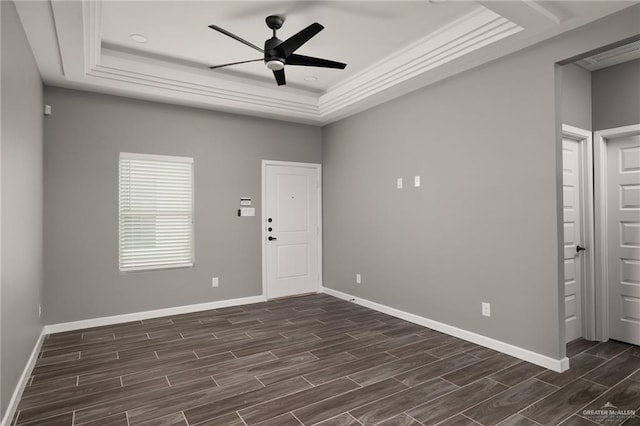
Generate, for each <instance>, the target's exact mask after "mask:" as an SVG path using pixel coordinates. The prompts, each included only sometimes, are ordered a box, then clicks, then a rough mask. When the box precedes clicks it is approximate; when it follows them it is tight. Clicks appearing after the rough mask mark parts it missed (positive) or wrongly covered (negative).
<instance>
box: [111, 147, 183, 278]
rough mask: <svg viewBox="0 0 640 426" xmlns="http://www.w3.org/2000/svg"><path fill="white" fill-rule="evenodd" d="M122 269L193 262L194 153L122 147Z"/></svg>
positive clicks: (147, 268) (142, 268) (120, 199)
mask: <svg viewBox="0 0 640 426" xmlns="http://www.w3.org/2000/svg"><path fill="white" fill-rule="evenodd" d="M119 216H120V219H119V222H120V231H119V234H120V242H119V247H120V256H119V261H120V270H121V271H141V270H149V269H167V268H182V267H189V266H193V258H194V256H193V158H188V157H168V156H161V155H144V154H130V153H126V152H121V153H120V172H119Z"/></svg>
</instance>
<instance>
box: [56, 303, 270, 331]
mask: <svg viewBox="0 0 640 426" xmlns="http://www.w3.org/2000/svg"><path fill="white" fill-rule="evenodd" d="M264 301H266V298H265V297H264V296H251V297H242V298H239V299H227V300H219V301H215V302H207V303H198V304H196V305H185V306H176V307H174V308H164V309H155V310H153V311H144V312H135V313H132V314H122V315H114V316H110V317H102V318H92V319H88V320H82V321H73V322H64V323H60V324H50V325H45V326H44V332H45V334H52V333H61V332H63V331H73V330H81V329H83V328H91V327H101V326H104V325H114V324H122V323H125V322H131V321H141V320H145V319H151V318H159V317H166V316H169V315H179V314H188V313H191V312H200V311H208V310H210V309H219V308H227V307H230V306H241V305H249V304H251V303H260V302H264Z"/></svg>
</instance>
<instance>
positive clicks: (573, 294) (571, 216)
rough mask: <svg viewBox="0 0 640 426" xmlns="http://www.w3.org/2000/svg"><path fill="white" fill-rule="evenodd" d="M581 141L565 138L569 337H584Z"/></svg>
mask: <svg viewBox="0 0 640 426" xmlns="http://www.w3.org/2000/svg"><path fill="white" fill-rule="evenodd" d="M581 148H582V146H581V144H580V142H578V141H576V140H572V139H568V138H563V140H562V196H563V222H564V309H565V329H566V333H565V341H566V342H570V341H572V340H575V339H577V338H579V337H582V278H583V277H582V270H583V268H582V266H583V265H582V262H583V260H582V255H581V253H582V251H578V250H577V247H582V245H583V243H582V235H581V234H582V223H581V220H582V211H581V206H582V202H581V194H582V191H581V185H582V172H581V164H582V163H581V159H582V155H581V154H582V153H581Z"/></svg>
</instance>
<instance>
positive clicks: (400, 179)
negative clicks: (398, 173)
mask: <svg viewBox="0 0 640 426" xmlns="http://www.w3.org/2000/svg"><path fill="white" fill-rule="evenodd" d="M396 187H397V188H398V189H402V178H398V179H397V180H396Z"/></svg>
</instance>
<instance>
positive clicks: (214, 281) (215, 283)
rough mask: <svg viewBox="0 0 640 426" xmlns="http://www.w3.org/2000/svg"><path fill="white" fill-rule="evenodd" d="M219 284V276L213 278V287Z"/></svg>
mask: <svg viewBox="0 0 640 426" xmlns="http://www.w3.org/2000/svg"><path fill="white" fill-rule="evenodd" d="M219 284H220V283H219V281H218V277H213V278H211V287H218V285H219Z"/></svg>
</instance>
